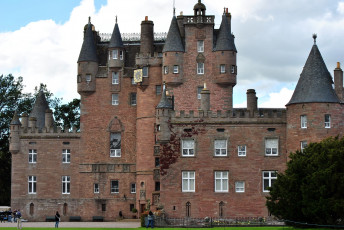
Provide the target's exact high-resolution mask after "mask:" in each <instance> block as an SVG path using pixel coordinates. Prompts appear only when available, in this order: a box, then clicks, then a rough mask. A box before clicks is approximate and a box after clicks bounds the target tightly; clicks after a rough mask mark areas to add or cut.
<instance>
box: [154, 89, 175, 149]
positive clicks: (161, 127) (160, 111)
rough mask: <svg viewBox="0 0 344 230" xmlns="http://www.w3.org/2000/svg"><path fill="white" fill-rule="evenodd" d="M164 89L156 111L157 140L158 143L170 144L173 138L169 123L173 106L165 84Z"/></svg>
mask: <svg viewBox="0 0 344 230" xmlns="http://www.w3.org/2000/svg"><path fill="white" fill-rule="evenodd" d="M163 88H164V89H163V92H162V96H161V99H160V102H159V104H158V105H157V107H156V109H155V117H156V133H157V135H156V139H157V142H158V143H163V142H168V141H169V140H170V137H171V134H170V130H169V124H168V121H169V119H170V111H171V110H172V104H171V102H170V101H169V99H168V98H167V95H166V87H165V84H164V86H163Z"/></svg>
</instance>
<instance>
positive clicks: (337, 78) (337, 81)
mask: <svg viewBox="0 0 344 230" xmlns="http://www.w3.org/2000/svg"><path fill="white" fill-rule="evenodd" d="M334 90H335V91H336V94H337V96H338V98H339V100H340V101H343V99H344V98H343V96H344V95H343V70H342V69H341V68H340V62H337V68H335V69H334Z"/></svg>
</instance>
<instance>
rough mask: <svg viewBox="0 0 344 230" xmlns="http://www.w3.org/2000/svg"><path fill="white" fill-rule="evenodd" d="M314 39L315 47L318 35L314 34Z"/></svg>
mask: <svg viewBox="0 0 344 230" xmlns="http://www.w3.org/2000/svg"><path fill="white" fill-rule="evenodd" d="M313 39H314V45H316V43H317V34H313Z"/></svg>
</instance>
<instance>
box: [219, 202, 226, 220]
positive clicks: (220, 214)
mask: <svg viewBox="0 0 344 230" xmlns="http://www.w3.org/2000/svg"><path fill="white" fill-rule="evenodd" d="M224 206H225V203H223V201H221V202H220V204H219V216H220V217H223V208H224Z"/></svg>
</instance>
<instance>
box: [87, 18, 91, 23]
mask: <svg viewBox="0 0 344 230" xmlns="http://www.w3.org/2000/svg"><path fill="white" fill-rule="evenodd" d="M88 23H89V24H91V16H88Z"/></svg>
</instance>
